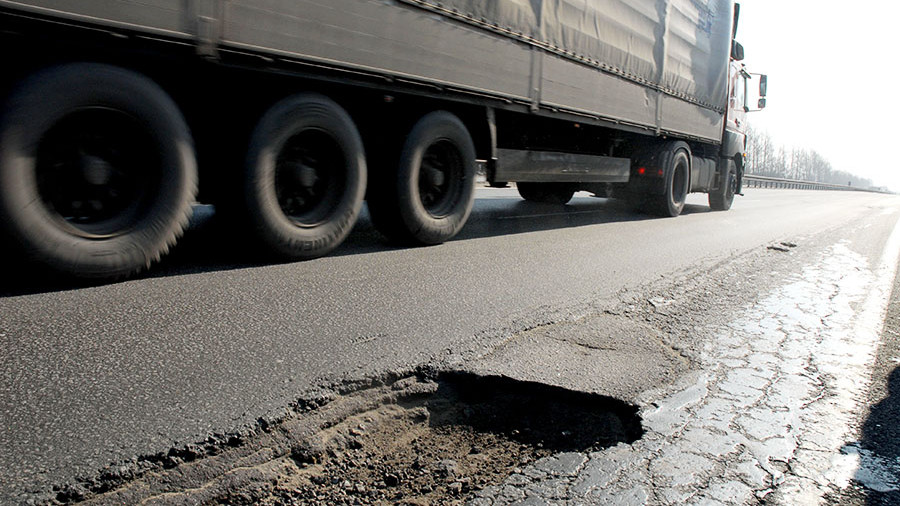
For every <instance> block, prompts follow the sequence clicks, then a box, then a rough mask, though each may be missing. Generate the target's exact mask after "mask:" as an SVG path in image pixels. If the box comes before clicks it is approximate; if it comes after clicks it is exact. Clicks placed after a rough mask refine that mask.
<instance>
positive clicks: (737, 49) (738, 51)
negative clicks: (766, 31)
mask: <svg viewBox="0 0 900 506" xmlns="http://www.w3.org/2000/svg"><path fill="white" fill-rule="evenodd" d="M731 59H732V60H734V61H741V60H743V59H744V46H742V45H741V43H740V42H738V41H736V40H733V41H731Z"/></svg>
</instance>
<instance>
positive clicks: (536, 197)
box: [516, 182, 575, 205]
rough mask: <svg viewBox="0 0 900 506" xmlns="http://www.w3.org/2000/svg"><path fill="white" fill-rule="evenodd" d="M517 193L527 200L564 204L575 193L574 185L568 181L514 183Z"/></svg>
mask: <svg viewBox="0 0 900 506" xmlns="http://www.w3.org/2000/svg"><path fill="white" fill-rule="evenodd" d="M516 188H517V189H518V190H519V195H521V196H522V198H523V199H525V200H527V201H529V202H541V203H544V204H558V205H565V204H567V203H568V202H569V201H570V200H572V196H573V195H575V187H574V186H572V185H570V184H568V183H527V182H521V183H516Z"/></svg>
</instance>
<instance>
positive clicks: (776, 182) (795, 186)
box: [744, 174, 886, 193]
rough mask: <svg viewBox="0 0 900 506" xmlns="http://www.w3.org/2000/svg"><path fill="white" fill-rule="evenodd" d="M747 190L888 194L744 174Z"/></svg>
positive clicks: (867, 189) (871, 190)
mask: <svg viewBox="0 0 900 506" xmlns="http://www.w3.org/2000/svg"><path fill="white" fill-rule="evenodd" d="M744 187H745V188H781V189H789V190H837V191H857V192H873V193H886V192H885V191H883V190H877V189H871V188H860V187H856V186H847V185H842V184H829V183H817V182H814V181H800V180H797V179H784V178H780V177H768V176H757V175H754V174H744Z"/></svg>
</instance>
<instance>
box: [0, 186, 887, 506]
mask: <svg viewBox="0 0 900 506" xmlns="http://www.w3.org/2000/svg"><path fill="white" fill-rule="evenodd" d="M689 202H690V203H691V204H689V205H688V206H687V207H686V209H685V213H684V215H682V216H681V217H679V218H677V219H658V218H650V217H647V216H644V215H640V214H636V213H633V212H631V211H630V210H628V209H626V208H624V207H622V206H620V205H618V204H616V203H614V202H609V201H606V200H604V199H595V198H587V197H579V198H576V199H575V200H573V202H572V203H571V204H570V205H568V206H566V207H564V208H563V207H555V206H544V205H535V204H529V203H526V202H523V201H521V199H519V198H518V197H517V196H516V194H515V190H508V189H507V190H489V189H485V190H482V191H480V192H479V194H478V200H477V202H476V207H475V210H474V211H473V214H472V217H471V219H470V223H469V224H468V226H467V227H466V229H464V231H463V233H462V234H461V235H460V236H459V237H458V238H456V239H455V240H453V241H451V242H449V243H447V244H444V245H441V246H437V247H430V248H416V249H396V248H392V247H389V246H386V245H384V244H383V243H381V242H380V241H379V239H378V237H377V235H376V234H375V232H374V231H373V230H372V229H371V227H370V225H369V224H368V222H367V221H366V220H365V219H364V220H363V221H362V222H361V223H360V224H359V226H358V227H357V229H356V230H355V231H354V233H353V234H352V236H351V237H350V239H349V240H348V241H347V243H346V244H345V245H344V246H342V247H341V248H340V249H339V250H337V251H336V252H335V253H334V254H332V255H331V256H329V257H327V258H323V259H319V260H315V261H310V262H303V263H293V264H279V265H271V264H269V265H265V264H257V263H252V262H247V261H245V260H244V259H243V258H242V257H241V256H240V255H239V254H237V253H235V252H234V250H235V249H236V248H235V246H236V245H237V244H239V241H240V238H231V237H229V235H228V234H227V232H225V231H222V230H221V229H218V228H217V227H216V226H215V220H214V219H212V220H205V219H204V217H203V216H202V215H201V216H200V219H198V223H197V226H196V227H195V229H193V230H191V231H190V233H189V235H188V236H187V237H186V238H185V240H184V241H183V244H182V245H181V247H180V248H179V250H178V251H176V253H175V254H174V255H172V257H171V258H170V259H168V260H167V261H166V263H165V264H164V265H162V266H159V267H158V268H157V269H155V270H154V271H152V272H151V275H150V276H149V277H144V278H140V279H135V280H131V281H127V282H122V283H116V284H110V285H104V286H96V287H87V288H77V287H60V286H55V285H51V284H47V283H42V284H40V285H35V284H33V283H27V282H26V283H20V282H13V283H11V285H9V286H7V287H5V288H0V291H2V292H4V296H2V298H0V343H2V352H0V417H2V421H0V427H2V429H0V430H2V433H0V502H2V500H4V499H10V500H11V501H10V502H17V501H18V500H20V499H22V498H24V497H26V496H27V494H28V493H40V492H45V491H46V490H48V488H49V486H50V485H52V484H56V483H61V482H65V481H70V480H72V479H74V478H76V477H78V476H87V475H91V474H92V473H94V472H96V471H97V470H98V469H99V468H101V467H103V466H105V465H108V464H110V463H112V462H115V461H119V460H127V459H130V458H132V457H134V456H136V455H145V454H153V453H156V452H160V451H165V450H166V449H167V448H169V447H170V446H173V445H175V444H177V443H179V442H180V443H185V442H192V441H197V440H199V439H202V438H203V437H204V436H205V435H206V434H208V433H212V432H226V431H230V430H235V429H238V428H240V427H243V426H247V425H248V424H252V423H254V422H255V421H256V420H257V419H259V418H260V417H271V416H277V414H278V413H280V412H282V411H283V410H284V409H285V407H286V406H288V405H289V404H290V403H291V402H293V401H295V400H296V399H297V398H298V397H302V396H306V395H310V393H311V392H313V391H315V390H316V389H317V388H319V387H324V386H326V385H330V384H337V383H340V382H342V381H350V380H361V379H364V378H367V377H371V376H374V375H379V374H384V373H386V372H390V371H396V370H409V369H410V368H413V367H415V366H417V365H421V364H424V363H428V362H436V361H442V360H444V361H446V360H447V359H448V357H451V356H453V355H459V356H467V355H466V354H475V355H477V354H478V352H479V350H488V349H490V348H491V347H492V346H495V345H496V344H497V341H498V340H500V339H502V337H503V336H502V331H501V330H498V329H503V328H505V327H507V326H510V325H515V322H518V321H520V320H523V319H524V320H527V319H528V318H531V317H533V315H535V314H539V313H542V312H546V311H547V309H548V308H555V309H556V310H558V309H559V308H566V307H569V306H571V305H573V304H578V303H584V302H587V301H590V300H594V299H600V298H604V297H610V296H613V295H614V294H616V293H618V292H620V291H622V290H626V289H635V287H640V286H642V285H644V284H646V283H649V282H652V281H654V280H658V279H660V278H671V277H677V276H682V275H685V274H687V273H690V272H696V271H697V270H698V269H700V270H702V269H704V268H705V267H710V268H711V267H713V266H715V265H717V264H719V263H721V262H723V261H726V260H728V259H733V258H736V257H739V256H741V255H744V254H747V253H748V252H753V251H757V250H759V249H764V248H765V247H766V246H767V245H770V244H773V243H776V242H779V241H798V240H799V241H806V242H815V241H816V240H817V239H816V238H818V237H820V236H824V235H828V236H829V237H834V236H840V235H841V234H842V233H844V232H845V231H846V232H847V233H848V234H850V233H851V232H853V233H854V234H852V235H854V237H855V238H856V239H855V240H857V241H858V242H857V243H855V244H854V248H855V249H856V250H858V251H859V252H860V253H861V254H864V255H865V254H867V253H871V254H872V255H876V254H878V252H880V251H881V249H882V244H883V242H884V241H885V240H886V237H887V235H888V234H889V233H890V231H891V230H892V229H893V225H894V223H895V222H896V221H897V218H898V215H897V213H896V211H897V209H898V207H900V198H898V197H895V196H885V195H875V194H862V193H837V192H833V193H832V192H811V191H810V192H807V191H787V190H750V191H749V192H748V194H747V196H745V197H743V198H738V199H737V201H736V203H735V206H734V208H733V209H732V210H731V211H729V212H727V213H714V212H710V211H709V210H708V208H707V207H706V206H705V198H704V197H703V196H692V198H691V200H689ZM863 229H865V230H867V232H866V233H861V232H860V230H863ZM511 367H513V368H515V364H512V365H511ZM628 371H630V372H628ZM639 371H640V368H633V369H628V370H627V371H626V372H624V373H623V374H621V375H618V376H616V377H612V378H609V379H608V381H609V384H607V385H603V386H602V388H603V390H604V391H605V392H607V393H609V394H611V395H622V396H626V397H627V396H628V395H631V394H633V393H634V391H635V389H639V388H640V384H641V381H643V380H641V378H640V377H639V376H640V373H639ZM635 385H637V386H635ZM597 388H600V387H597ZM595 389H596V388H595Z"/></svg>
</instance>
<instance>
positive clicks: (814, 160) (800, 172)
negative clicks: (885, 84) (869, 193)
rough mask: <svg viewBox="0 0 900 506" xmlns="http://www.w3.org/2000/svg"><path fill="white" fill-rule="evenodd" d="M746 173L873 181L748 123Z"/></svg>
mask: <svg viewBox="0 0 900 506" xmlns="http://www.w3.org/2000/svg"><path fill="white" fill-rule="evenodd" d="M745 171H746V172H747V174H755V175H757V176H768V177H780V178H785V179H798V180H801V181H815V182H817V183H828V184H839V185H846V184H848V183H849V184H850V185H851V186H855V187H857V188H869V187H871V186H872V181H871V180H869V179H866V178H862V177H859V176H855V175H853V174H851V173H849V172H845V171H842V170H835V169H834V168H833V167H832V166H831V163H830V162H829V161H828V160H826V159H825V157H823V156H822V155H820V154H819V153H817V152H816V151H815V150H812V149H803V148H793V147H786V146H784V145H781V144H777V143H776V142H775V141H774V140H773V139H772V136H770V135H769V133H768V132H766V131H762V130H757V129H755V128H753V127H748V130H747V158H746V160H745Z"/></svg>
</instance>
